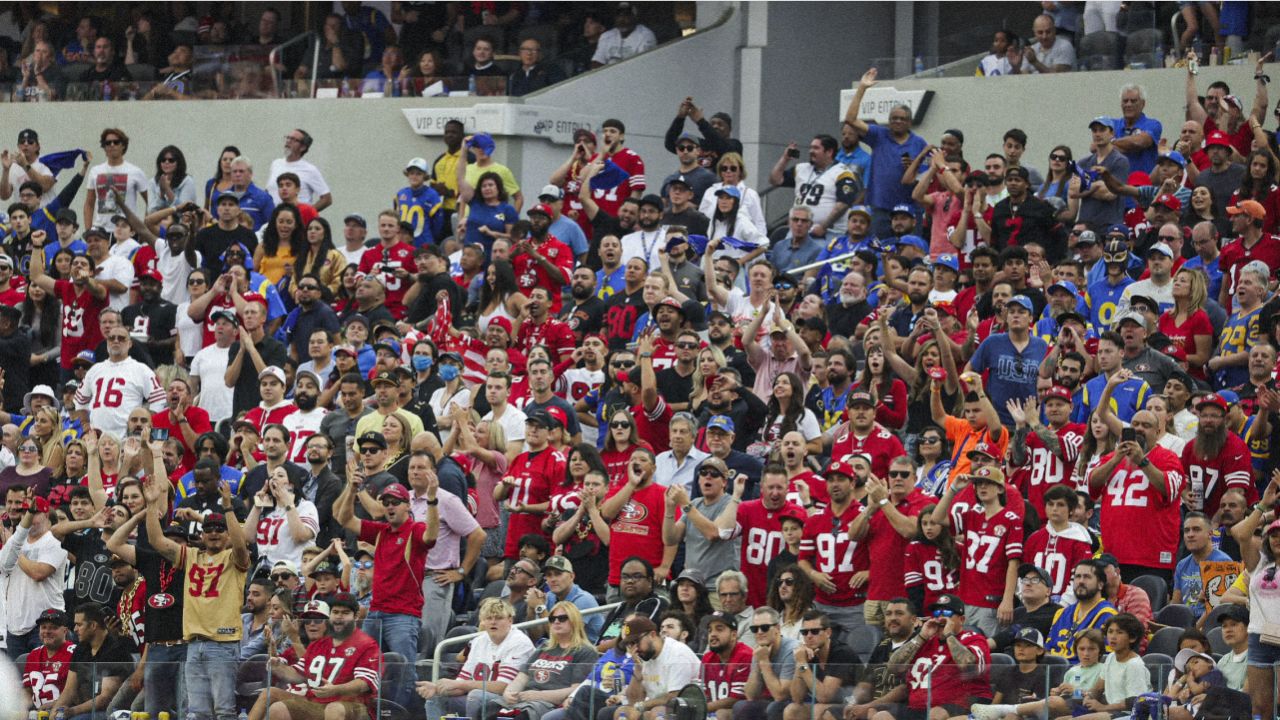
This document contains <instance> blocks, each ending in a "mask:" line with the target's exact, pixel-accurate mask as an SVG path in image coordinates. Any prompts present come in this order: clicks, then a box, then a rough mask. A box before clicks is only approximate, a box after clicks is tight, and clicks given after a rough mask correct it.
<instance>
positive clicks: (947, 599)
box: [928, 594, 964, 615]
mask: <svg viewBox="0 0 1280 720" xmlns="http://www.w3.org/2000/svg"><path fill="white" fill-rule="evenodd" d="M928 609H929V612H933V611H934V610H950V611H952V612H953V613H955V614H957V615H963V614H964V601H963V600H961V599H960V598H958V597H956V596H955V595H948V594H943V595H939V596H938V599H937V600H934V601H933V602H932V603H930V604H929V608H928Z"/></svg>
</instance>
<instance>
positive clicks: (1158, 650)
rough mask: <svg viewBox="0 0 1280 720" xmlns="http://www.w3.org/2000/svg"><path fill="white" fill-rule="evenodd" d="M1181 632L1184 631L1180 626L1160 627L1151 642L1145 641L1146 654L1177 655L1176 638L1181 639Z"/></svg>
mask: <svg viewBox="0 0 1280 720" xmlns="http://www.w3.org/2000/svg"><path fill="white" fill-rule="evenodd" d="M1183 632H1185V631H1184V630H1183V628H1180V627H1167V628H1160V630H1158V631H1157V632H1156V634H1155V636H1154V637H1152V638H1151V642H1149V643H1147V654H1148V655H1151V654H1152V653H1155V654H1156V655H1177V654H1178V640H1180V639H1182V633H1183Z"/></svg>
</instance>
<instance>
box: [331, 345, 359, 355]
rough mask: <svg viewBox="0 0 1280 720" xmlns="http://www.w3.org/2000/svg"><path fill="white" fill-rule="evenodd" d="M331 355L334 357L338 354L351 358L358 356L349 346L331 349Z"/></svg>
mask: <svg viewBox="0 0 1280 720" xmlns="http://www.w3.org/2000/svg"><path fill="white" fill-rule="evenodd" d="M333 354H334V355H339V354H341V355H350V356H351V357H359V356H360V353H358V352H356V349H355V348H353V347H351V346H350V345H338V346H337V347H335V348H334V349H333Z"/></svg>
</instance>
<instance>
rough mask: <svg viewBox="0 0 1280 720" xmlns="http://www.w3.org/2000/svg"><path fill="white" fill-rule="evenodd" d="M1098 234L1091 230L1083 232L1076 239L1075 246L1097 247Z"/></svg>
mask: <svg viewBox="0 0 1280 720" xmlns="http://www.w3.org/2000/svg"><path fill="white" fill-rule="evenodd" d="M1097 244H1098V234H1097V233H1095V232H1094V231H1092V230H1085V231H1083V232H1081V233H1080V235H1079V236H1078V237H1077V238H1076V245H1097Z"/></svg>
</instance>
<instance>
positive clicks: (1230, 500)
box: [1210, 488, 1251, 560]
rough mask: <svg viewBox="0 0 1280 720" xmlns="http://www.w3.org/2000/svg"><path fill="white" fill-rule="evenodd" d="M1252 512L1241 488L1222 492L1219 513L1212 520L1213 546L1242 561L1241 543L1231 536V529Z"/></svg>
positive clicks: (1246, 496)
mask: <svg viewBox="0 0 1280 720" xmlns="http://www.w3.org/2000/svg"><path fill="white" fill-rule="evenodd" d="M1250 512H1251V508H1250V507H1249V498H1248V495H1247V494H1246V493H1245V491H1244V490H1241V489H1240V488H1231V489H1229V490H1224V491H1223V492H1222V502H1221V503H1219V504H1218V513H1217V515H1215V516H1213V517H1211V518H1210V520H1211V521H1212V524H1213V527H1212V531H1211V532H1210V538H1211V539H1212V540H1213V546H1214V547H1216V548H1218V549H1219V550H1221V551H1222V552H1224V553H1226V554H1227V555H1228V556H1229V557H1230V558H1231V559H1233V560H1238V559H1240V543H1238V542H1237V541H1236V539H1235V538H1233V537H1232V536H1231V528H1232V527H1234V526H1235V524H1236V523H1238V522H1240V521H1241V520H1243V519H1244V518H1245V516H1246V515H1248V514H1249V513H1250Z"/></svg>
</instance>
